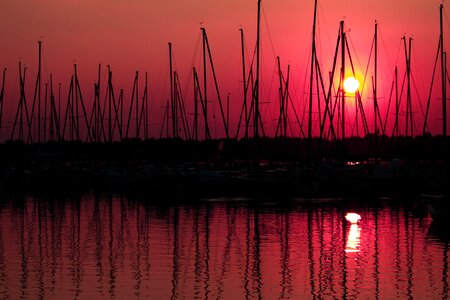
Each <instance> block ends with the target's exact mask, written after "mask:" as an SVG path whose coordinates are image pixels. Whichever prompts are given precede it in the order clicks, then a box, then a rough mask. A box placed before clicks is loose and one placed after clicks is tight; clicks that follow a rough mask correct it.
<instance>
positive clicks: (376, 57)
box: [373, 21, 378, 139]
mask: <svg viewBox="0 0 450 300" xmlns="http://www.w3.org/2000/svg"><path fill="white" fill-rule="evenodd" d="M374 48H375V49H374V50H375V61H374V64H375V66H374V69H375V70H374V79H373V112H374V115H373V117H374V136H375V139H376V136H377V135H378V124H377V113H378V100H377V87H378V85H377V84H378V82H377V80H378V76H377V71H378V68H377V67H378V23H377V21H375V36H374Z"/></svg>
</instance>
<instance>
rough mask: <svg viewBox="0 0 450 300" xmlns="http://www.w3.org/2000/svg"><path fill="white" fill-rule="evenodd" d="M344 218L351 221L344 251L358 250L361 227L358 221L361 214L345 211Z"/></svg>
mask: <svg viewBox="0 0 450 300" xmlns="http://www.w3.org/2000/svg"><path fill="white" fill-rule="evenodd" d="M345 219H346V220H347V221H349V222H350V223H352V225H351V226H350V231H349V232H348V237H347V243H346V245H345V252H347V253H348V252H359V251H360V250H359V246H360V244H361V241H360V237H361V229H360V228H359V226H358V221H359V220H361V216H360V215H359V214H357V213H347V214H346V215H345Z"/></svg>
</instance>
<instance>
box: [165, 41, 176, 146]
mask: <svg viewBox="0 0 450 300" xmlns="http://www.w3.org/2000/svg"><path fill="white" fill-rule="evenodd" d="M169 73H170V74H169V76H170V107H171V110H172V137H173V138H175V137H176V133H177V130H176V126H175V119H176V116H175V111H174V108H175V105H174V104H175V103H174V102H175V101H174V99H173V66H172V43H169ZM167 119H169V115H167ZM168 126H169V122H167V127H168Z"/></svg>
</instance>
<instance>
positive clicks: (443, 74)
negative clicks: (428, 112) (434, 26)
mask: <svg viewBox="0 0 450 300" xmlns="http://www.w3.org/2000/svg"><path fill="white" fill-rule="evenodd" d="M443 8H444V6H443V5H442V4H441V6H440V7H439V16H440V29H441V34H440V36H439V43H440V45H441V53H440V54H441V78H442V135H443V136H444V137H446V136H447V89H446V72H447V70H446V64H445V57H444V56H445V51H444V26H443V21H442V11H443Z"/></svg>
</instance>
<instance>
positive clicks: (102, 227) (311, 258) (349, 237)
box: [0, 194, 449, 300]
mask: <svg viewBox="0 0 450 300" xmlns="http://www.w3.org/2000/svg"><path fill="white" fill-rule="evenodd" d="M152 202H153V200H152V199H141V200H140V201H131V200H128V199H126V198H124V197H118V196H117V197H116V196H114V197H107V196H94V195H91V194H89V195H84V196H82V197H75V199H50V198H46V199H36V198H32V197H25V199H22V198H17V197H16V198H10V199H8V200H7V201H3V203H2V206H1V208H0V225H1V227H0V298H1V299H8V298H10V299H20V298H26V299H39V298H45V299H100V298H116V299H134V298H142V299H145V298H151V299H194V298H197V299H217V298H221V299H233V300H235V299H255V298H265V299H309V298H338V299H343V298H350V299H352V298H363V299H374V298H382V299H391V298H417V299H441V298H448V297H449V292H448V290H449V274H448V264H449V258H448V256H449V247H448V244H447V243H446V242H444V241H443V240H441V239H439V238H436V237H434V236H432V235H430V234H429V227H430V223H431V219H429V218H415V217H413V216H412V215H411V213H410V212H408V209H405V208H404V207H405V206H404V205H403V204H399V203H398V202H395V201H392V200H384V201H377V202H376V203H373V202H366V201H363V199H362V200H356V201H353V202H351V203H350V202H346V201H339V200H336V201H330V202H327V201H320V203H313V204H311V203H310V202H309V201H304V200H301V199H298V200H293V201H291V202H289V204H283V205H280V204H277V199H273V200H271V201H267V200H265V201H246V199H208V200H202V201H200V202H195V203H194V204H192V203H190V204H178V205H173V204H170V203H169V204H167V203H166V204H163V203H164V202H163V203H160V204H158V205H155V204H152ZM324 202H326V203H324ZM347 212H357V213H358V214H360V215H361V220H360V221H359V223H357V224H353V225H352V224H350V223H349V222H347V221H346V220H345V218H344V216H345V214H346V213H347Z"/></svg>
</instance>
